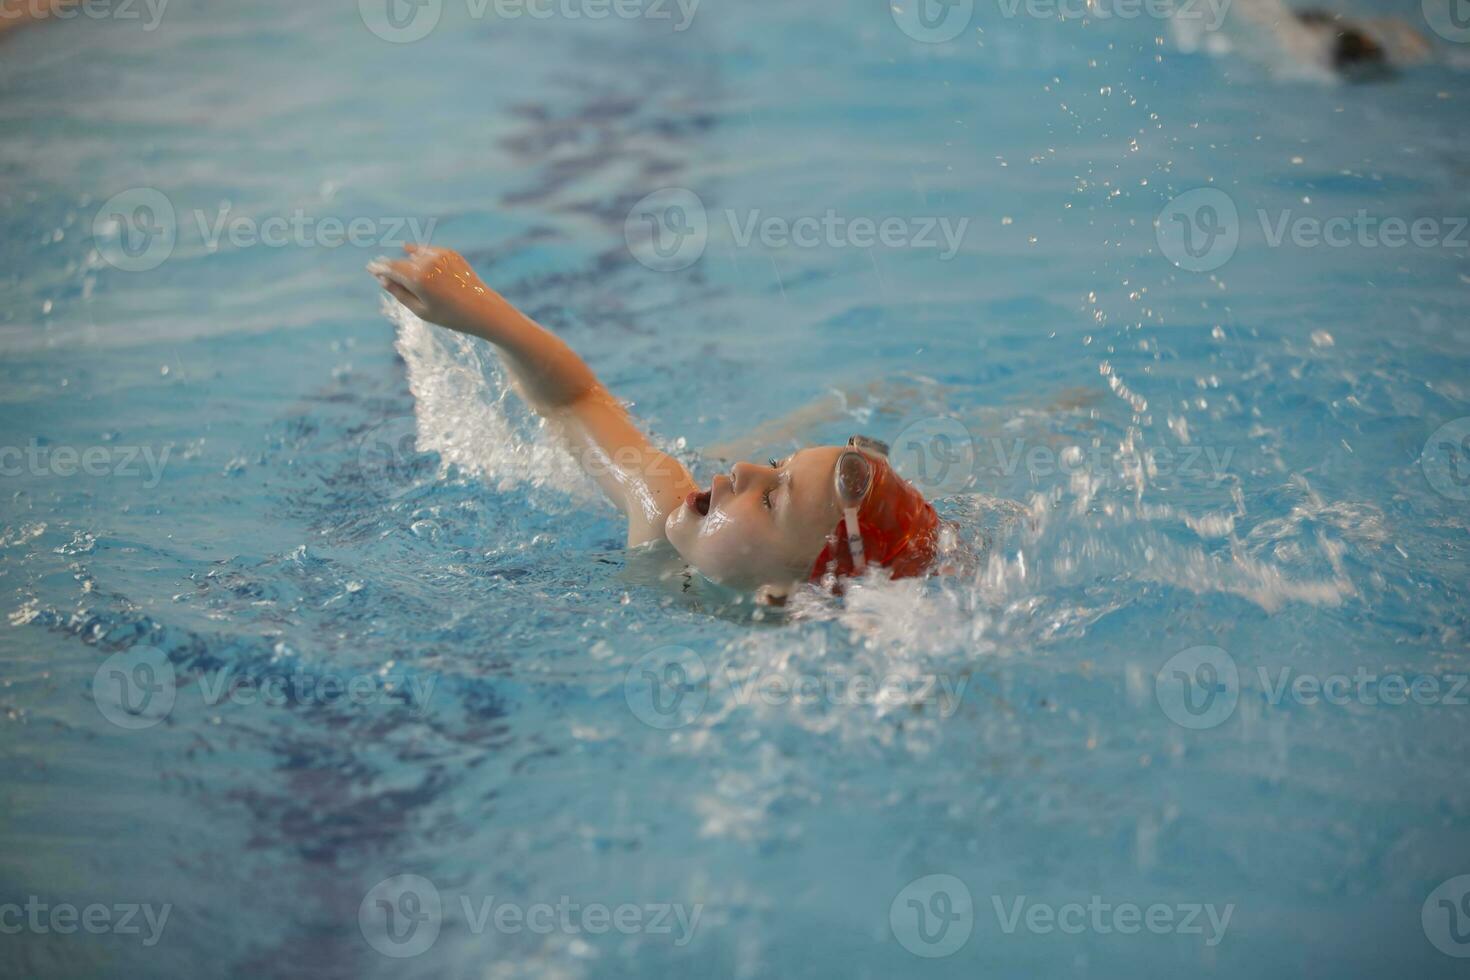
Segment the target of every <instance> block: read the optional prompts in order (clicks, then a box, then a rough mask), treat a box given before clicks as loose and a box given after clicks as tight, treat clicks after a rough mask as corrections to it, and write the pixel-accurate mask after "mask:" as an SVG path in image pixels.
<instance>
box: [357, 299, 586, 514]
mask: <svg viewBox="0 0 1470 980" xmlns="http://www.w3.org/2000/svg"><path fill="white" fill-rule="evenodd" d="M383 313H384V315H385V316H387V317H388V319H390V320H391V321H393V323H394V324H395V325H397V327H398V339H397V344H396V346H397V348H398V353H399V354H400V355H401V356H402V357H403V360H404V363H406V364H407V365H408V387H409V390H410V391H411V392H412V393H413V399H414V418H415V421H416V423H417V443H418V448H419V450H420V451H423V452H437V453H438V454H439V456H440V458H441V459H442V460H443V461H444V464H445V465H446V466H450V465H453V466H455V467H457V468H458V469H459V470H460V471H461V472H463V473H466V474H469V475H471V476H474V477H476V478H478V479H480V480H483V481H484V482H485V483H486V484H488V485H489V486H491V487H493V488H494V489H495V490H498V491H506V490H515V489H526V488H535V489H549V490H552V491H554V492H555V493H557V494H560V495H564V496H566V497H570V498H571V499H572V501H573V502H575V503H576V504H578V505H579V506H580V505H594V504H600V503H605V500H604V498H603V496H602V495H601V494H600V493H599V492H598V491H597V488H596V487H595V486H594V485H593V483H592V481H591V480H590V479H589V478H588V477H587V476H586V475H585V474H584V473H583V472H582V470H581V469H580V467H578V465H577V462H576V460H575V459H573V458H572V455H571V454H570V453H569V452H567V451H566V449H565V447H564V446H563V445H562V444H561V442H560V440H559V439H558V438H557V437H556V435H555V434H554V432H553V431H552V430H551V429H550V427H548V426H547V425H546V424H545V422H544V421H543V420H541V419H540V418H539V417H537V416H536V415H535V414H534V413H533V412H531V410H530V409H528V408H527V407H526V406H525V404H524V403H522V402H521V400H520V398H519V397H518V396H517V395H516V394H515V393H514V391H513V390H512V388H511V385H510V382H509V380H508V379H507V377H506V374H505V371H504V370H503V368H502V367H501V365H500V360H499V357H498V356H497V355H496V354H495V352H494V350H493V349H492V348H491V347H490V345H489V344H487V343H486V342H485V341H482V340H479V339H477V338H474V337H466V336H464V335H462V334H457V333H453V332H451V331H449V330H444V329H440V328H438V327H433V326H430V325H429V324H427V323H425V322H424V321H423V320H421V319H419V318H418V317H417V316H415V315H414V314H413V313H412V312H411V311H410V310H409V309H408V308H407V307H405V306H404V305H403V304H402V303H399V302H398V301H397V300H395V299H392V298H388V297H385V298H384V300H383Z"/></svg>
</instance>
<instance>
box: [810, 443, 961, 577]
mask: <svg viewBox="0 0 1470 980" xmlns="http://www.w3.org/2000/svg"><path fill="white" fill-rule="evenodd" d="M862 456H863V458H864V459H865V460H867V462H868V465H869V466H870V467H872V485H871V486H870V487H869V488H868V491H867V494H866V495H865V496H864V497H863V500H862V503H861V504H859V505H858V513H857V525H858V526H857V532H858V536H859V537H860V538H861V544H860V545H859V548H860V554H861V556H862V561H863V563H864V564H871V565H881V566H883V567H884V568H886V569H888V572H889V574H890V575H892V576H893V577H894V578H910V577H912V576H915V575H922V574H924V573H925V572H926V571H928V569H929V566H930V565H931V564H933V562H934V555H935V552H936V550H937V548H938V544H939V515H938V514H937V513H935V512H934V508H933V507H932V506H931V505H930V503H929V501H927V500H925V499H924V495H923V494H922V493H920V492H919V491H918V490H916V489H914V487H913V486H912V485H911V484H909V483H908V482H906V481H905V480H904V479H903V478H902V477H900V476H899V475H898V474H897V473H895V472H893V467H892V466H890V465H889V463H888V460H887V459H886V458H884V457H882V456H877V455H874V454H872V453H867V452H865V453H863V454H862ZM840 465H841V463H840V461H839V466H840ZM846 524H847V518H846V517H844V518H843V519H842V520H840V521H838V522H837V527H835V528H833V530H832V533H831V534H829V535H827V546H826V547H825V548H823V549H822V553H821V554H820V555H818V556H817V560H816V562H815V563H814V564H813V565H812V571H811V575H810V576H809V580H810V581H812V582H817V581H820V580H821V579H822V577H823V576H824V575H827V574H829V573H830V574H834V575H837V576H838V577H843V576H850V575H858V574H861V572H862V569H861V568H859V567H858V561H857V560H856V559H855V558H854V556H853V553H852V551H853V549H852V545H851V543H850V542H849V539H850V538H851V537H852V536H853V535H852V529H851V528H848V527H847V526H846Z"/></svg>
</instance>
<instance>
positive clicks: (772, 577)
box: [368, 245, 842, 600]
mask: <svg viewBox="0 0 1470 980" xmlns="http://www.w3.org/2000/svg"><path fill="white" fill-rule="evenodd" d="M404 251H405V252H407V253H408V255H407V257H406V258H402V259H397V260H390V259H387V258H383V259H378V260H376V261H374V262H373V263H372V264H370V265H369V266H368V271H370V272H371V273H372V274H373V275H374V276H375V277H376V278H377V279H378V282H379V283H380V284H381V285H382V286H383V288H384V289H386V290H387V291H388V292H389V293H391V294H392V295H393V296H394V298H396V299H397V300H398V301H399V302H400V303H402V304H403V305H404V306H406V307H408V309H409V310H410V311H411V312H413V313H414V314H415V315H417V316H419V317H420V318H422V319H424V320H428V321H429V322H431V323H437V324H439V325H440V326H444V327H448V328H449V329H451V330H456V331H459V332H460V333H465V334H469V335H471V336H475V337H480V338H482V339H484V340H487V341H489V342H490V343H491V344H493V345H494V346H495V347H496V349H497V350H498V351H499V352H500V355H501V359H502V361H503V362H504V364H505V366H506V369H507V371H508V373H509V374H510V376H511V380H512V383H513V384H514V386H515V388H516V391H517V392H518V393H519V394H520V395H521V397H522V398H523V399H525V401H526V403H527V404H528V405H530V406H531V408H533V409H535V410H536V412H538V413H539V414H540V415H542V416H544V417H545V418H546V419H548V420H549V421H550V422H551V423H552V424H553V425H554V426H555V428H556V429H557V430H558V431H559V432H560V434H561V435H562V436H563V438H564V439H565V441H566V444H567V446H568V448H569V449H570V450H571V451H572V453H573V455H575V456H576V458H577V460H578V462H579V463H581V465H582V467H583V469H585V470H586V471H587V472H588V473H589V474H590V475H591V476H592V477H593V478H594V479H595V480H596V481H597V484H598V486H600V487H601V488H602V490H603V492H604V493H605V494H607V496H608V499H610V500H611V501H612V502H613V503H614V504H615V505H616V506H617V507H618V508H619V509H620V510H621V511H622V512H623V514H624V515H626V517H627V519H628V544H629V546H636V545H642V544H647V543H649V542H654V541H661V540H666V541H668V542H669V543H670V544H672V545H673V546H674V548H675V549H676V550H677V551H678V552H679V554H680V555H681V556H682V557H683V558H684V559H685V560H686V561H688V562H689V563H690V564H691V565H693V566H694V567H695V568H697V569H698V570H699V571H700V572H701V573H702V574H703V575H705V577H707V578H709V579H711V580H713V581H716V582H720V583H722V584H724V585H728V586H730V587H732V588H737V589H742V590H748V591H753V592H755V593H756V594H757V596H758V597H761V598H763V599H768V600H774V599H778V598H780V597H782V596H785V595H787V594H788V593H789V592H790V591H791V590H792V589H793V588H795V587H796V586H797V585H799V584H800V583H802V582H804V581H806V578H807V574H808V572H809V571H810V569H811V566H812V563H813V562H814V561H815V559H816V556H817V555H818V554H819V553H820V552H821V550H822V547H823V545H824V543H825V541H826V537H827V535H828V533H830V532H831V530H832V529H833V528H834V527H835V526H836V525H837V521H838V519H839V518H840V517H841V516H842V511H841V506H840V504H839V503H838V500H837V496H836V492H835V490H834V487H833V469H834V467H835V466H836V462H837V458H838V456H839V455H840V454H841V452H842V448H841V447H837V446H818V447H813V448H809V449H803V450H801V451H799V452H796V453H793V454H792V455H791V456H789V457H787V458H786V459H785V460H783V461H780V462H779V463H777V462H776V461H772V462H773V463H775V465H763V464H758V463H737V464H736V465H735V467H734V469H733V470H732V471H731V472H730V473H729V474H721V475H719V476H716V477H715V478H714V481H713V483H712V484H711V486H710V489H709V490H707V491H704V490H701V489H700V488H699V486H698V485H697V484H696V483H695V481H694V478H693V477H692V476H690V474H689V471H688V470H686V469H685V468H684V466H683V464H681V463H680V462H679V461H678V460H676V459H674V458H673V457H672V456H670V455H668V454H667V453H664V452H662V451H660V450H659V449H657V448H656V447H655V446H654V445H653V444H652V442H650V440H649V439H648V437H647V435H645V434H644V433H643V432H642V431H641V430H640V429H639V427H638V425H637V424H636V422H635V421H634V419H633V418H632V417H631V416H629V414H628V412H627V409H625V408H624V407H623V405H622V403H621V402H619V401H618V400H617V399H616V398H614V397H613V395H612V394H611V393H610V392H609V391H608V390H607V389H606V388H605V387H604V386H603V384H602V382H600V381H599V380H598V379H597V376H596V375H595V374H593V373H592V370H591V369H590V368H589V367H588V366H587V365H586V363H585V362H584V361H583V360H582V359H581V358H580V357H578V356H577V354H576V353H575V352H574V351H573V350H572V349H571V348H570V347H568V346H567V345H566V343H564V342H563V341H562V340H561V339H560V338H558V337H557V336H556V335H555V334H553V333H551V332H550V331H549V330H547V329H546V328H544V327H542V326H541V325H540V324H538V323H536V322H535V321H534V320H532V319H531V318H530V317H528V316H526V315H525V314H523V313H521V312H520V311H519V310H517V309H516V308H515V307H514V306H512V305H511V304H510V303H509V302H507V301H506V300H505V299H504V298H503V297H502V296H500V295H499V294H498V293H496V292H495V291H494V290H492V289H490V288H489V287H488V286H486V285H485V284H484V283H483V282H482V281H481V280H480V277H479V276H477V275H476V274H475V272H474V270H473V269H471V268H470V266H469V263H467V262H466V261H465V260H464V259H463V258H462V257H461V256H459V255H458V254H457V253H455V252H453V251H450V250H448V249H439V248H432V247H429V246H420V245H409V246H405V249H404Z"/></svg>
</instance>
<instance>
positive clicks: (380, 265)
mask: <svg viewBox="0 0 1470 980" xmlns="http://www.w3.org/2000/svg"><path fill="white" fill-rule="evenodd" d="M368 271H369V272H371V273H372V274H373V275H375V276H377V277H378V278H379V279H387V280H389V281H390V282H396V283H398V285H400V286H402V287H403V288H404V289H407V290H409V291H410V292H412V291H413V289H414V285H415V276H414V273H413V266H412V265H410V264H409V263H408V262H406V261H405V262H394V261H393V260H392V259H389V258H376V259H373V261H371V262H369V263H368Z"/></svg>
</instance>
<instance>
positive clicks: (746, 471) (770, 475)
mask: <svg viewBox="0 0 1470 980" xmlns="http://www.w3.org/2000/svg"><path fill="white" fill-rule="evenodd" d="M730 474H731V478H732V489H733V490H734V491H735V492H736V493H744V492H745V491H746V490H749V489H751V488H752V487H759V488H760V489H762V490H764V489H765V487H766V485H767V484H769V483H770V482H771V480H773V479H775V476H776V471H775V470H773V469H771V468H770V467H769V466H761V465H760V464H758V463H736V464H735V468H734V469H733V470H731V471H730Z"/></svg>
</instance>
